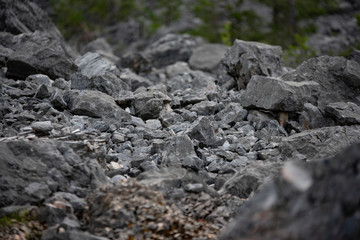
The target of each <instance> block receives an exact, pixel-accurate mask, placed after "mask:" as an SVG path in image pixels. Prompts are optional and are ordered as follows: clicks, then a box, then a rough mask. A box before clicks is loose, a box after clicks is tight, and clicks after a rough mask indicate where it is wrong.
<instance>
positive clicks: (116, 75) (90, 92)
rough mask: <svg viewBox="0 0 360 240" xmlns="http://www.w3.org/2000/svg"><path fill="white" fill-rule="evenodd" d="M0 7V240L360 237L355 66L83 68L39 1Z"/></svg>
mask: <svg viewBox="0 0 360 240" xmlns="http://www.w3.org/2000/svg"><path fill="white" fill-rule="evenodd" d="M0 9H1V10H0V19H1V22H0V31H1V32H0V66H1V70H0V116H1V118H0V119H1V122H0V153H1V154H0V189H1V191H0V239H83V240H84V239H89V240H90V239H91V240H95V239H99V240H100V239H218V238H220V239H359V237H360V195H359V194H360V191H359V186H360V158H359V156H360V146H359V145H358V144H356V143H358V142H359V140H360V98H359V96H360V63H359V62H357V60H358V58H356V57H354V58H353V60H351V59H345V58H343V57H329V56H321V57H317V58H312V59H309V60H308V61H305V62H304V63H302V64H301V65H299V66H298V67H297V68H296V69H290V68H287V67H285V66H284V65H283V61H282V56H281V54H282V50H281V48H280V47H276V46H270V45H266V44H262V43H256V42H245V41H241V40H237V41H235V42H234V44H233V46H232V47H230V48H227V47H225V46H223V45H219V44H207V43H205V42H204V41H203V40H201V39H197V38H193V37H190V36H187V35H175V34H167V35H165V36H163V37H162V38H160V39H159V40H157V41H155V42H153V43H151V44H150V45H149V46H148V47H147V48H146V49H145V50H144V51H141V52H132V53H128V54H126V55H124V56H115V55H114V54H113V53H112V51H111V48H110V47H109V45H108V44H107V43H106V41H105V40H104V39H98V40H96V41H94V42H92V43H90V44H89V45H88V46H86V47H87V49H88V51H89V52H87V53H84V54H83V55H81V56H77V54H76V53H75V52H74V51H73V50H72V49H71V47H69V46H68V45H67V44H66V43H65V42H64V41H63V38H62V36H61V34H60V33H59V31H58V30H57V29H56V27H55V26H54V25H53V23H52V22H51V20H50V19H49V18H48V16H47V14H46V13H45V12H43V11H42V10H41V9H40V8H38V7H37V6H36V5H35V4H34V3H31V2H28V1H9V0H1V1H0ZM353 56H356V54H355V55H353ZM351 145H353V146H352V147H350V148H348V147H349V146H351ZM345 149H346V150H345ZM341 152H342V153H341Z"/></svg>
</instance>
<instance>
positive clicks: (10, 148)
mask: <svg viewBox="0 0 360 240" xmlns="http://www.w3.org/2000/svg"><path fill="white" fill-rule="evenodd" d="M0 149H1V153H2V154H1V156H0V164H1V168H0V169H1V170H0V171H1V175H2V177H1V184H0V185H1V188H2V189H3V190H2V191H1V194H0V206H1V207H4V206H8V205H11V204H27V203H30V204H31V203H33V204H38V203H40V202H41V201H43V200H45V199H46V198H48V197H49V196H50V195H51V193H53V192H56V191H64V192H70V193H74V194H76V195H77V196H80V197H83V196H84V194H86V192H88V191H89V190H90V189H94V188H95V187H97V186H99V185H101V184H103V183H105V182H107V180H106V176H105V175H104V173H103V172H102V170H101V169H100V166H99V164H98V163H97V161H96V160H88V161H83V162H79V163H77V164H76V165H74V163H72V162H71V159H74V158H79V156H78V155H76V154H75V153H74V152H72V153H70V152H68V151H65V152H64V151H63V150H65V149H71V148H70V146H69V145H61V144H59V143H57V142H54V141H50V140H47V141H40V140H38V141H37V140H33V141H31V142H29V141H20V140H19V141H6V142H1V143H0ZM76 189H78V190H76Z"/></svg>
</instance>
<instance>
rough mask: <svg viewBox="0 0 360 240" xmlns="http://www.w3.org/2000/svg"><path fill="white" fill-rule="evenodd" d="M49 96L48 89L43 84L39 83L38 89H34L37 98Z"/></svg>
mask: <svg viewBox="0 0 360 240" xmlns="http://www.w3.org/2000/svg"><path fill="white" fill-rule="evenodd" d="M50 96H51V92H50V89H49V88H48V87H47V86H46V85H45V84H41V85H40V86H39V87H38V89H36V93H35V96H34V97H36V98H39V99H44V98H49V97H50Z"/></svg>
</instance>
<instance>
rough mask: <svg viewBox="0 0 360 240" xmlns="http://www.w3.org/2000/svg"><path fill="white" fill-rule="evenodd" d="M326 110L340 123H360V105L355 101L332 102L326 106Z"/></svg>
mask: <svg viewBox="0 0 360 240" xmlns="http://www.w3.org/2000/svg"><path fill="white" fill-rule="evenodd" d="M325 112H326V114H327V115H329V116H331V117H332V118H334V119H335V122H336V123H337V124H339V125H353V124H360V107H359V106H358V105H356V104H355V103H352V102H347V103H345V102H337V103H330V104H329V105H327V106H326V107H325Z"/></svg>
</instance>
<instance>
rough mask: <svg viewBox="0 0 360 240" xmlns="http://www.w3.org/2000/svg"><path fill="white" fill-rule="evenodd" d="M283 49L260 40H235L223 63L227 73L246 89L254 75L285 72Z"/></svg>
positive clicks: (271, 74) (272, 74)
mask: <svg viewBox="0 0 360 240" xmlns="http://www.w3.org/2000/svg"><path fill="white" fill-rule="evenodd" d="M281 54H282V50H281V47H279V46H271V45H267V44H263V43H258V42H245V41H241V40H235V42H234V44H233V46H232V47H231V48H229V49H228V50H227V52H226V54H225V58H224V60H223V64H224V66H225V68H226V71H227V73H228V74H229V75H230V76H232V77H233V78H234V79H235V80H236V81H237V84H238V88H239V89H244V88H245V87H246V86H247V84H248V83H249V82H250V81H251V80H250V79H251V78H252V76H255V75H260V76H269V77H279V76H281V75H282V73H283V69H282V68H283V63H282V57H281Z"/></svg>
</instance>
